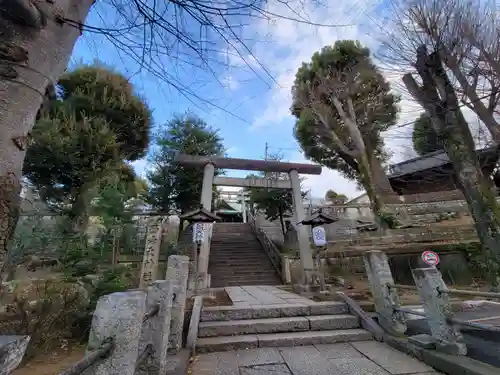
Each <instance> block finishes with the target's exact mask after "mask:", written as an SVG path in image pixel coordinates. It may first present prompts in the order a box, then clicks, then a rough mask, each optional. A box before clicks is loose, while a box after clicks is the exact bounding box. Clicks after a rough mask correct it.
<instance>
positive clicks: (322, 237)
mask: <svg viewBox="0 0 500 375" xmlns="http://www.w3.org/2000/svg"><path fill="white" fill-rule="evenodd" d="M336 221H338V219H336V218H332V217H330V216H328V215H326V214H324V213H323V210H322V209H321V208H320V209H319V210H318V211H317V212H316V213H314V214H313V215H312V216H311V217H309V218H307V219H304V220H302V221H301V222H300V224H302V225H308V226H310V227H311V232H312V238H313V242H314V245H315V246H316V257H315V261H316V262H315V263H316V269H315V273H316V280H317V282H318V283H319V284H320V287H321V290H322V291H325V289H326V284H325V274H324V272H323V267H322V265H321V259H320V251H321V250H326V248H327V240H326V231H325V228H324V227H323V225H325V224H332V223H334V222H336Z"/></svg>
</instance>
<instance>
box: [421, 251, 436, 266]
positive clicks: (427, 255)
mask: <svg viewBox="0 0 500 375" xmlns="http://www.w3.org/2000/svg"><path fill="white" fill-rule="evenodd" d="M422 260H423V261H424V262H425V263H426V264H428V265H429V266H437V265H438V264H439V255H437V254H436V253H435V252H434V251H424V252H423V253H422Z"/></svg>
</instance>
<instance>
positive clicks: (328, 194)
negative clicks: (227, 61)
mask: <svg viewBox="0 0 500 375" xmlns="http://www.w3.org/2000/svg"><path fill="white" fill-rule="evenodd" d="M325 199H326V200H328V201H333V200H335V199H347V196H346V195H345V194H339V193H337V192H336V191H335V190H332V189H329V190H327V191H326V193H325Z"/></svg>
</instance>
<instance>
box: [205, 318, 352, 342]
mask: <svg viewBox="0 0 500 375" xmlns="http://www.w3.org/2000/svg"><path fill="white" fill-rule="evenodd" d="M351 328H359V320H358V318H357V317H355V316H354V315H316V316H293V317H286V318H268V319H246V320H230V321H212V322H201V323H200V325H199V328H198V337H215V336H235V335H248V334H257V333H280V332H303V331H330V330H335V329H351Z"/></svg>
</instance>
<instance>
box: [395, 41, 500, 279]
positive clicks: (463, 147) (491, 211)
mask: <svg viewBox="0 0 500 375" xmlns="http://www.w3.org/2000/svg"><path fill="white" fill-rule="evenodd" d="M416 67H417V70H418V72H419V75H420V77H421V78H422V82H423V84H422V86H421V87H419V86H418V85H417V83H416V82H415V80H414V79H413V77H412V76H411V75H410V74H406V75H405V76H404V77H403V81H404V83H405V85H406V87H407V88H408V91H409V92H410V94H412V96H414V97H415V99H417V101H418V102H419V103H420V104H421V105H422V106H423V107H424V109H425V110H426V112H427V113H428V114H429V116H430V117H431V120H432V126H433V128H434V130H435V131H436V132H437V133H438V134H442V135H443V144H444V149H445V151H446V153H447V154H448V157H449V159H450V161H451V162H452V164H453V168H454V170H455V177H456V181H457V184H458V187H459V189H460V190H461V191H462V193H463V194H464V196H465V199H466V200H467V204H468V206H469V209H470V211H471V214H472V217H473V219H474V223H475V227H476V231H477V234H478V237H479V240H480V242H481V245H482V246H483V251H484V255H485V258H486V264H487V269H488V273H489V275H488V276H489V278H490V281H491V282H492V283H493V284H494V285H496V284H498V277H499V271H500V207H499V205H498V203H497V202H496V194H495V193H494V189H493V187H492V182H491V181H490V180H489V179H488V178H486V177H485V176H484V174H483V172H482V170H481V166H480V165H479V160H478V157H477V154H476V151H475V147H474V141H473V139H472V135H471V133H470V129H469V127H468V124H467V122H466V121H465V118H464V117H463V114H462V112H461V110H460V108H459V105H458V98H457V96H456V94H455V91H454V88H453V86H452V84H451V82H450V81H449V79H448V77H447V75H446V72H445V71H444V69H443V65H442V62H441V59H440V57H439V55H438V54H437V53H432V54H431V55H428V54H427V50H426V49H425V47H421V48H420V49H419V50H418V52H417V64H416Z"/></svg>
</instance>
